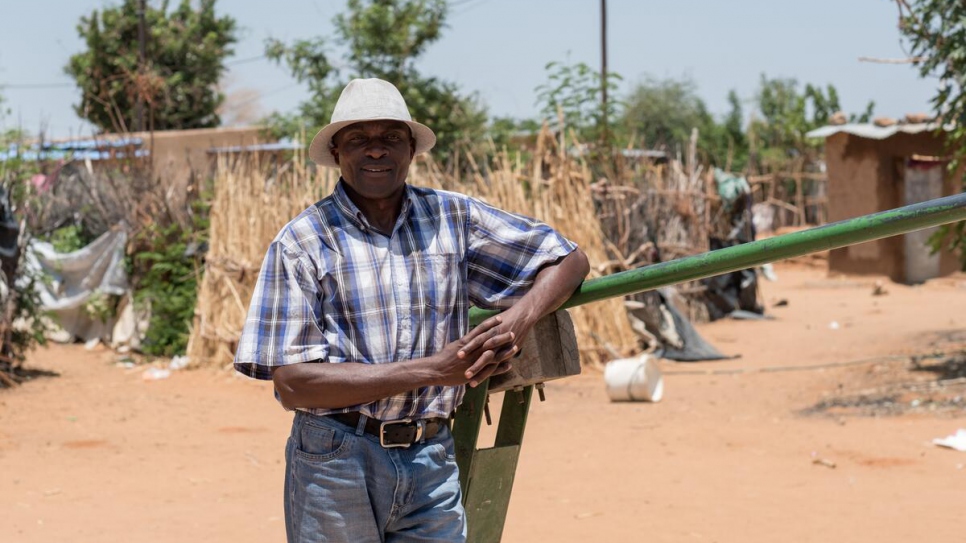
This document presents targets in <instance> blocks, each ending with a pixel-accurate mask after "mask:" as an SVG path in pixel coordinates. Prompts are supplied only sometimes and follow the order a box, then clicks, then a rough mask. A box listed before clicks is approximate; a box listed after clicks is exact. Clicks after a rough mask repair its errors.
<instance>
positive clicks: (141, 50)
mask: <svg viewBox="0 0 966 543" xmlns="http://www.w3.org/2000/svg"><path fill="white" fill-rule="evenodd" d="M144 2H145V0H140V1H139V2H138V80H137V84H136V85H135V86H134V92H135V93H136V95H137V96H136V99H137V101H136V102H135V105H134V117H135V126H136V128H137V131H138V132H144V97H143V96H141V92H142V87H143V84H144V82H143V81H142V78H143V77H144V64H145V62H146V59H147V35H146V31H145V27H144Z"/></svg>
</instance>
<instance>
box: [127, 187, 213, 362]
mask: <svg viewBox="0 0 966 543" xmlns="http://www.w3.org/2000/svg"><path fill="white" fill-rule="evenodd" d="M205 201H206V200H204V199H202V200H201V201H199V203H197V204H196V205H195V211H196V215H195V218H194V225H193V227H192V228H190V229H186V228H184V227H182V226H180V225H179V224H177V223H175V224H172V225H170V226H167V227H163V228H159V227H156V226H152V227H148V228H146V229H144V230H142V231H141V232H140V233H139V234H138V235H137V236H136V239H135V240H134V245H135V246H136V247H138V251H137V252H136V253H135V255H134V257H133V259H132V261H131V267H132V269H131V274H130V275H131V276H132V277H136V278H138V281H137V285H135V291H134V301H135V303H137V304H139V305H142V306H143V305H145V304H147V305H149V306H150V308H151V320H150V321H149V323H148V329H147V331H146V332H145V337H144V343H143V345H142V349H143V350H144V352H145V353H146V354H149V355H155V356H165V357H170V356H174V355H181V354H184V353H185V350H186V349H187V346H188V337H189V335H190V327H191V321H192V319H193V318H194V309H195V303H196V301H197V299H198V286H199V285H200V284H201V276H202V272H203V269H204V268H203V262H202V255H201V251H199V250H198V248H199V247H200V246H202V245H203V244H204V243H205V242H206V241H207V235H208V204H206V203H204V202H205Z"/></svg>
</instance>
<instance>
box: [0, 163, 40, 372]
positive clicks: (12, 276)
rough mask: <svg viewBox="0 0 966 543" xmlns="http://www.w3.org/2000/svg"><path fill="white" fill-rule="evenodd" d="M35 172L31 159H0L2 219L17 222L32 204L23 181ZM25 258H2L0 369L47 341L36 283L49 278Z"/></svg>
mask: <svg viewBox="0 0 966 543" xmlns="http://www.w3.org/2000/svg"><path fill="white" fill-rule="evenodd" d="M35 173H37V166H36V164H34V163H28V162H24V161H22V160H19V159H13V160H7V161H5V162H2V163H0V186H2V191H0V194H2V199H0V207H2V212H3V213H4V216H3V217H2V219H3V220H4V221H11V222H19V219H20V218H21V217H22V215H23V214H24V213H25V210H26V209H28V208H30V207H32V206H33V205H35V204H36V202H37V199H38V198H37V195H36V193H35V192H34V190H33V187H32V186H31V185H30V184H29V183H26V182H25V181H26V180H27V179H29V178H30V176H32V175H33V174H35ZM20 236H21V239H20V240H19V245H25V244H26V239H25V238H24V234H23V233H21V234H20ZM25 258H26V254H25V252H22V251H19V250H18V251H17V256H16V257H15V258H11V259H5V260H4V262H3V266H2V268H3V273H2V274H0V281H3V282H5V283H6V286H7V296H5V297H0V302H2V303H0V354H2V355H3V356H5V357H6V359H5V360H0V371H3V370H4V368H8V369H9V368H16V367H18V366H19V365H20V364H21V363H22V362H23V360H24V359H25V357H26V354H27V352H28V351H30V350H32V349H33V348H35V347H37V346H43V345H46V344H47V337H46V333H47V324H46V323H47V315H46V314H45V312H44V311H43V309H42V308H41V300H40V295H39V294H38V292H37V289H36V286H37V284H38V283H41V282H44V281H47V280H49V279H48V276H46V275H45V274H44V273H43V272H42V271H39V270H38V271H32V270H31V269H30V268H28V267H26V266H25V265H24V261H25ZM14 323H18V324H17V325H16V326H15V325H14Z"/></svg>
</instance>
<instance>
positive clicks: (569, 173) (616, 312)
mask: <svg viewBox="0 0 966 543" xmlns="http://www.w3.org/2000/svg"><path fill="white" fill-rule="evenodd" d="M430 173H431V174H432V176H438V174H436V173H435V172H433V171H432V170H431V171H430ZM590 179H591V173H590V169H589V168H588V166H587V164H586V163H585V162H583V161H579V160H575V159H573V158H571V157H569V156H568V155H567V154H566V152H565V150H564V149H561V148H560V147H559V146H558V145H557V141H556V140H555V139H554V137H553V136H552V135H551V134H550V133H549V132H548V131H544V132H543V133H541V134H540V136H539V137H538V139H537V148H536V151H535V153H534V155H533V159H532V160H531V162H530V163H529V164H526V163H522V162H520V161H513V160H511V159H510V157H509V156H508V155H507V154H506V153H504V154H502V155H498V156H497V158H496V160H495V161H494V165H493V168H490V169H487V170H485V171H482V170H481V169H480V168H479V167H476V165H475V164H474V169H473V172H472V175H471V176H470V178H469V179H466V180H464V184H463V186H462V187H461V188H462V191H463V192H466V193H468V194H471V195H473V196H476V197H479V198H481V199H483V200H484V201H486V202H488V203H490V204H492V205H494V206H496V207H499V208H501V209H506V210H508V211H513V212H515V213H520V214H522V215H527V216H530V217H535V218H538V219H540V220H542V221H544V222H546V223H547V224H549V225H550V226H552V227H553V228H555V229H556V230H557V231H559V232H561V233H562V234H563V235H564V236H566V237H567V238H568V239H570V240H573V241H574V242H575V243H577V244H578V245H579V246H580V247H581V249H582V250H583V251H584V252H585V253H586V254H587V256H588V258H589V259H590V261H591V267H592V270H593V271H592V272H591V277H596V276H600V275H601V273H600V272H599V271H596V270H597V269H598V266H597V265H598V264H600V263H601V262H604V261H606V260H607V252H606V250H605V242H604V235H603V233H602V231H601V227H600V221H599V220H598V217H597V210H596V208H595V204H594V201H593V199H592V198H591V197H590V196H591V191H590ZM571 315H572V316H573V320H574V325H575V328H576V331H577V336H578V338H577V339H578V345H579V346H580V354H581V357H582V359H583V360H584V362H585V363H589V364H591V365H595V366H599V365H600V364H601V363H603V362H604V361H606V360H608V359H611V358H615V357H620V356H627V355H629V354H630V353H631V352H633V351H634V350H635V349H636V348H637V346H638V345H637V343H638V341H637V337H636V335H635V334H634V331H633V330H632V329H631V327H630V323H629V322H628V320H627V316H626V312H625V310H624V306H623V302H622V300H621V299H620V298H616V299H611V300H605V301H601V302H597V303H594V304H590V305H587V306H582V307H577V308H574V309H572V310H571Z"/></svg>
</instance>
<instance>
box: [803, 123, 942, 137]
mask: <svg viewBox="0 0 966 543" xmlns="http://www.w3.org/2000/svg"><path fill="white" fill-rule="evenodd" d="M938 128H939V124H938V123H915V124H913V123H908V124H895V125H892V126H876V125H874V124H858V123H856V124H842V125H838V126H823V127H822V128H816V129H815V130H812V131H811V132H809V133H807V134H805V137H807V138H827V137H829V136H833V135H835V134H840V133H843V132H844V133H846V134H849V135H852V136H858V137H860V138H868V139H871V140H884V139H886V138H890V137H892V136H894V135H896V134H899V133H903V134H919V133H922V132H932V131H934V130H936V129H938ZM949 129H950V127H949V126H946V127H945V130H949Z"/></svg>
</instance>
